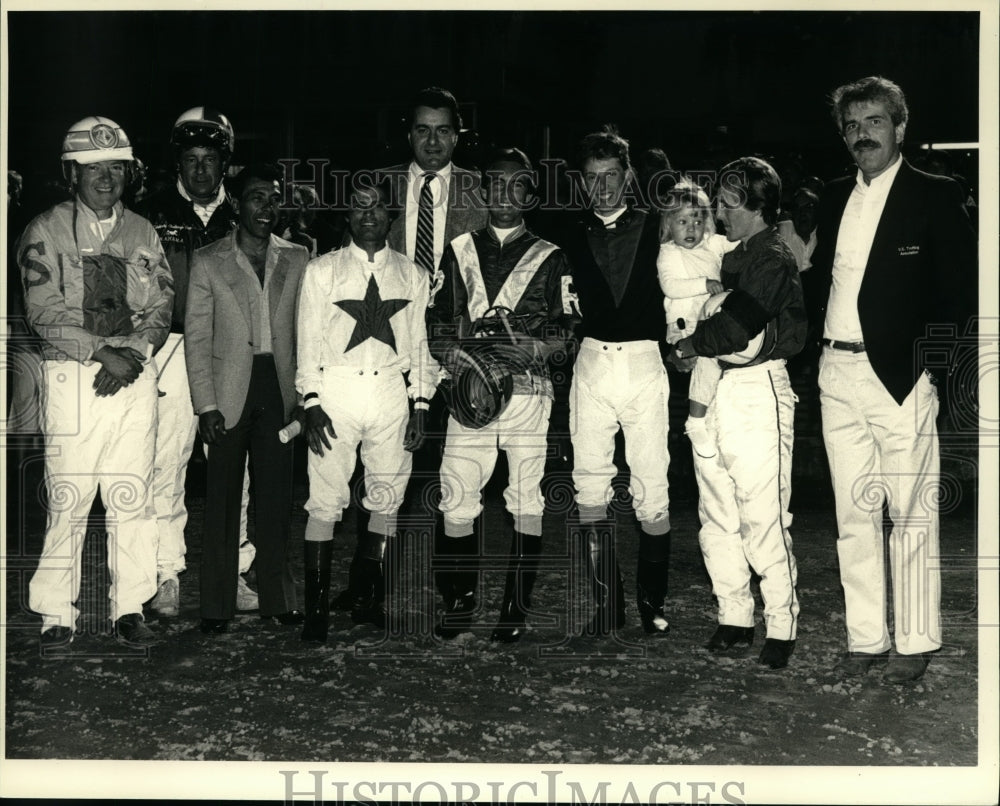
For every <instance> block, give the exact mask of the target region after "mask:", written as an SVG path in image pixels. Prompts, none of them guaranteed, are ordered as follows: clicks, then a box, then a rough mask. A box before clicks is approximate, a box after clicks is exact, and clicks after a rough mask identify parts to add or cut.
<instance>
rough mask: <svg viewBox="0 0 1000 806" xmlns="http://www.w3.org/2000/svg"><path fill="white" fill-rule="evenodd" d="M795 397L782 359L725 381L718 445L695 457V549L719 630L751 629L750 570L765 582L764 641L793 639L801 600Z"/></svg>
mask: <svg viewBox="0 0 1000 806" xmlns="http://www.w3.org/2000/svg"><path fill="white" fill-rule="evenodd" d="M794 416H795V396H794V394H793V393H792V387H791V384H790V383H789V381H788V373H787V372H786V370H785V362H784V361H783V360H775V361H766V362H764V363H763V364H758V365H757V366H754V367H746V368H743V369H734V370H729V371H727V372H726V373H725V374H723V376H722V379H721V380H720V381H719V386H718V388H717V390H716V394H715V400H714V401H713V403H712V404H711V405H710V406H709V408H708V415H707V417H706V426H707V428H708V430H709V432H710V433H711V434H713V435H714V436H715V438H716V443H717V447H718V452H717V453H716V455H715V456H713V457H712V458H711V459H706V458H704V457H702V456H699V455H698V453H697V451H693V454H694V469H695V476H696V478H697V480H698V493H699V497H698V516H699V517H700V519H701V531H700V532H699V534H698V542H699V543H700V545H701V553H702V556H703V557H704V559H705V568H706V569H707V570H708V574H709V576H710V577H711V579H712V590H713V592H714V593H715V595H716V597H717V598H718V600H719V623H720V624H728V625H731V626H734V627H752V626H753V623H754V618H753V610H754V601H753V596H752V594H751V593H750V576H751V568H752V569H753V570H754V571H756V572H757V573H758V574H759V575H760V577H761V580H760V592H761V596H762V597H763V599H764V621H765V624H766V625H767V637H768V638H776V639H779V640H783V641H789V640H794V639H795V637H796V633H797V626H798V614H799V601H798V597H797V596H796V593H795V584H796V579H797V569H796V565H795V556H794V555H793V554H792V536H791V534H790V533H789V531H788V529H789V527H790V526H791V524H792V516H791V513H789V511H788V504H789V499H790V498H791V493H792V441H793V430H792V429H793V421H794Z"/></svg>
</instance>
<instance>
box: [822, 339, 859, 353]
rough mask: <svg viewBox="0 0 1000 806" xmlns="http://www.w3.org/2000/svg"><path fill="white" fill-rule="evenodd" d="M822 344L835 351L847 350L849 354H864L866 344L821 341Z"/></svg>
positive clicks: (831, 340)
mask: <svg viewBox="0 0 1000 806" xmlns="http://www.w3.org/2000/svg"><path fill="white" fill-rule="evenodd" d="M821 342H822V343H823V344H825V345H826V346H827V347H832V348H833V349H834V350H845V351H846V352H848V353H863V352H864V351H865V343H864V342H863V341H837V340H836V339H821Z"/></svg>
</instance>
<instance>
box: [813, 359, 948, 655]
mask: <svg viewBox="0 0 1000 806" xmlns="http://www.w3.org/2000/svg"><path fill="white" fill-rule="evenodd" d="M819 389H820V403H821V405H822V409H823V439H824V441H825V442H826V452H827V457H828V458H829V461H830V475H831V477H832V479H833V490H834V495H835V496H836V508H837V526H838V528H839V536H838V539H837V555H838V557H839V559H840V581H841V584H842V585H843V586H844V602H845V607H846V620H847V642H848V649H849V650H851V651H852V652H871V653H878V652H884V651H886V650H887V649H889V647H890V640H889V628H888V621H887V619H888V616H887V593H886V590H887V587H886V574H885V555H884V544H885V538H884V536H883V532H882V504H883V501H886V502H887V503H888V508H889V515H890V517H891V518H892V524H893V526H892V533H891V534H890V535H889V564H890V568H891V572H892V591H893V597H892V598H893V613H894V622H895V630H894V631H895V639H896V651H897V652H899V653H900V654H903V655H911V654H915V653H918V652H929V651H932V650H935V649H937V648H939V647H940V646H941V570H940V568H941V557H940V547H939V523H938V499H939V496H940V456H939V449H938V436H937V426H936V423H935V419H936V417H937V413H938V398H937V390H936V389H935V388H934V385H933V384H932V383H931V381H930V378H928V376H927V375H926V373H925V374H923V375H921V377H920V379H919V380H918V381H917V383H916V385H915V386H914V387H913V389H912V390H911V391H910V394H909V395H908V396H907V398H906V399H905V400H904V401H903V404H902V405H899V404H898V403H897V402H896V401H895V399H894V398H893V397H892V395H890V394H889V393H888V392H887V391H886V389H885V387H884V386H883V385H882V382H881V381H880V380H879V379H878V376H877V375H875V372H874V370H872V367H871V364H870V363H869V361H868V356H867V355H866V354H865V353H858V354H855V353H850V352H847V351H843V350H834V349H832V348H830V347H826V348H824V349H823V353H822V355H821V357H820V364H819Z"/></svg>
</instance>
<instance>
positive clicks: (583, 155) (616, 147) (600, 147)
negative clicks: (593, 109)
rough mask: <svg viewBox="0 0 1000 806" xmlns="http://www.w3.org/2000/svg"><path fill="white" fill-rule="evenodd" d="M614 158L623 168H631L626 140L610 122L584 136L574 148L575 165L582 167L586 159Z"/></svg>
mask: <svg viewBox="0 0 1000 806" xmlns="http://www.w3.org/2000/svg"><path fill="white" fill-rule="evenodd" d="M606 159H616V160H618V162H619V163H621V166H622V168H623V169H624V170H626V171H628V170H630V169H631V168H632V163H631V162H630V161H629V157H628V140H626V139H625V138H624V137H622V136H621V135H620V134H618V130H617V129H616V128H615V127H614V126H612V125H611V124H608V125H606V126H605V127H604V128H603V129H601V130H600V131H599V132H592V133H590V134H588V135H587V136H586V137H584V138H583V139H582V140H581V141H580V144H579V145H578V146H577V148H576V164H577V167H579V168H583V165H584V163H585V162H587V160H606Z"/></svg>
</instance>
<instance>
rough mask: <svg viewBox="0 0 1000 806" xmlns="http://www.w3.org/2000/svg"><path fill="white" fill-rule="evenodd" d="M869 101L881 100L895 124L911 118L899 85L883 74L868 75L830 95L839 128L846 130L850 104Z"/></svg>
mask: <svg viewBox="0 0 1000 806" xmlns="http://www.w3.org/2000/svg"><path fill="white" fill-rule="evenodd" d="M869 101H881V102H882V103H884V104H885V107H886V109H888V110H889V117H891V118H892V125H893V126H899V125H901V124H905V123H906V121H907V120H909V118H910V110H909V109H907V107H906V96H905V95H903V90H902V89H900V87H899V85H898V84H897V83H896V82H894V81H890V80H889V79H887V78H882V76H868V77H867V78H861V79H858V80H857V81H852V82H851V83H850V84H844V85H843V86H842V87H837V89H835V90H834V91H833V94H832V95H831V96H830V106H831V111H832V113H833V121H834V123H836V124H837V129H838V130H839V131H841V132H843V131H844V115H845V114H846V113H847V108H848V107H849V106H851V105H852V104H857V103H865V102H869Z"/></svg>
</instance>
